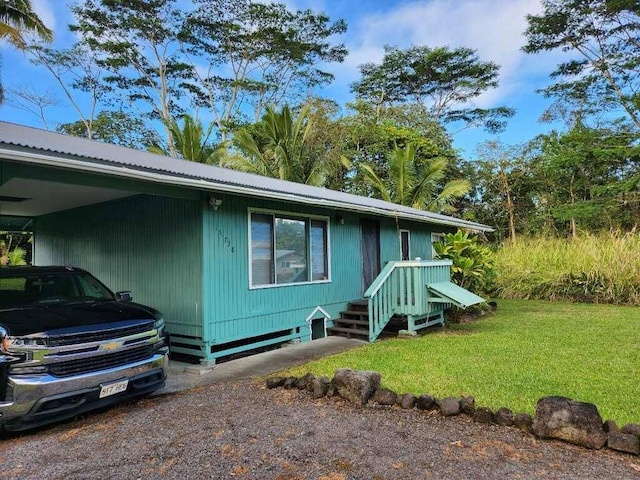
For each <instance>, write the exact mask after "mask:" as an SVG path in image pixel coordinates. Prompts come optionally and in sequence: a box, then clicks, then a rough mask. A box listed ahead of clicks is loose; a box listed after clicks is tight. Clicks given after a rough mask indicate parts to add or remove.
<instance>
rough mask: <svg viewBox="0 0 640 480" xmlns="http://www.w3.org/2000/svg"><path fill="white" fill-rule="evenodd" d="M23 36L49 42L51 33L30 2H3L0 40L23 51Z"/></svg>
mask: <svg viewBox="0 0 640 480" xmlns="http://www.w3.org/2000/svg"><path fill="white" fill-rule="evenodd" d="M25 34H32V35H35V36H36V37H38V38H40V39H42V40H44V41H46V42H51V41H52V40H53V32H52V31H51V30H49V29H48V28H47V27H46V26H45V25H44V23H43V22H42V20H40V18H39V17H38V15H36V13H35V12H34V11H33V7H32V5H31V0H4V1H3V2H0V39H5V40H8V41H9V43H10V44H11V45H13V46H14V47H15V48H17V49H19V50H24V49H25V48H26V46H27V42H26V40H25V38H24V35H25ZM3 100H4V89H3V88H2V83H1V82H0V103H2V102H3Z"/></svg>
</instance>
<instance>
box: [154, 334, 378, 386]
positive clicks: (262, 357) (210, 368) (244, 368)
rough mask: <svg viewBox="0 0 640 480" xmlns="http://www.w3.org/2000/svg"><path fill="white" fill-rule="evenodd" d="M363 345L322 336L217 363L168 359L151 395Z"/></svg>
mask: <svg viewBox="0 0 640 480" xmlns="http://www.w3.org/2000/svg"><path fill="white" fill-rule="evenodd" d="M366 344H367V342H365V341H363V340H355V339H350V338H344V337H325V338H321V339H318V340H314V341H313V342H304V343H299V344H297V345H288V346H285V347H283V348H279V349H277V350H271V351H268V352H264V353H258V354H256V355H251V356H248V357H243V358H239V359H237V360H231V361H229V362H225V363H221V364H219V365H191V364H189V363H183V362H176V361H173V360H172V361H170V362H169V375H168V377H167V383H166V386H165V388H163V389H162V390H158V391H157V392H155V393H154V395H163V394H167V393H175V392H181V391H183V390H189V389H191V388H194V387H200V386H203V385H210V384H212V383H217V382H224V381H227V380H240V379H243V378H252V377H262V376H267V375H269V374H272V373H275V372H279V371H281V370H286V369H288V368H291V367H295V366H297V365H302V364H304V363H307V362H310V361H312V360H316V359H318V358H322V357H326V356H328V355H334V354H336V353H340V352H344V351H346V350H351V349H352V348H356V347H361V346H362V345H366Z"/></svg>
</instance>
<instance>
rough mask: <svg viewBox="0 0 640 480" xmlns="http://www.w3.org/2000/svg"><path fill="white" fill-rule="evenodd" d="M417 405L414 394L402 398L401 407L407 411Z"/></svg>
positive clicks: (406, 394)
mask: <svg viewBox="0 0 640 480" xmlns="http://www.w3.org/2000/svg"><path fill="white" fill-rule="evenodd" d="M415 404H416V396H415V395H413V394H412V393H405V394H404V395H402V397H400V407H401V408H404V409H405V410H410V409H412V408H413V407H414V406H415Z"/></svg>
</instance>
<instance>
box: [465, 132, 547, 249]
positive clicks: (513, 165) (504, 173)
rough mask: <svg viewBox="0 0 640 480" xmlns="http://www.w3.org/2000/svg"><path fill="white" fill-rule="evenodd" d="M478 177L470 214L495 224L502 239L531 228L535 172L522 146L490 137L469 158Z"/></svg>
mask: <svg viewBox="0 0 640 480" xmlns="http://www.w3.org/2000/svg"><path fill="white" fill-rule="evenodd" d="M469 167H470V168H471V171H470V172H469V176H472V177H473V178H474V179H475V185H474V190H473V192H472V194H471V200H472V204H471V205H470V206H469V207H468V210H467V214H469V213H471V216H473V218H474V220H476V221H479V222H486V223H490V224H491V225H492V226H495V227H496V237H497V239H498V240H499V241H501V240H502V238H503V237H505V236H507V235H508V237H509V239H510V240H511V241H515V240H516V236H517V234H518V233H521V232H523V231H525V232H526V231H531V230H532V229H533V228H532V225H531V217H532V215H533V211H534V208H535V205H534V197H535V195H536V191H535V187H534V180H533V176H534V172H533V168H532V165H531V163H530V162H529V159H528V158H527V156H526V154H525V149H524V147H523V146H506V145H503V144H501V143H499V142H495V141H487V142H485V143H484V144H482V145H479V146H478V158H477V159H475V160H473V161H471V162H469Z"/></svg>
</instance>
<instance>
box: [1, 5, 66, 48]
mask: <svg viewBox="0 0 640 480" xmlns="http://www.w3.org/2000/svg"><path fill="white" fill-rule="evenodd" d="M24 34H31V35H35V36H37V37H38V38H40V39H41V40H44V41H45V42H51V41H52V40H53V31H51V30H50V29H49V28H47V27H46V26H45V24H44V23H43V22H42V20H41V19H40V18H39V17H38V15H36V13H35V12H34V11H33V7H32V6H31V1H30V0H4V1H3V2H0V38H4V39H6V40H8V41H9V42H10V43H11V44H12V45H14V46H15V47H16V48H19V49H21V50H24V49H25V48H26V46H27V43H26V41H25V38H24V36H23V35H24Z"/></svg>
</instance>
